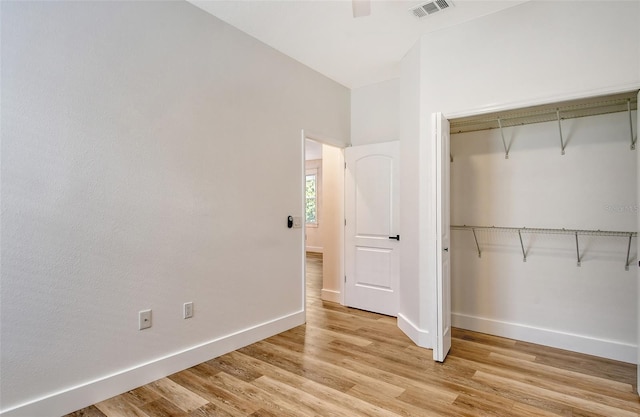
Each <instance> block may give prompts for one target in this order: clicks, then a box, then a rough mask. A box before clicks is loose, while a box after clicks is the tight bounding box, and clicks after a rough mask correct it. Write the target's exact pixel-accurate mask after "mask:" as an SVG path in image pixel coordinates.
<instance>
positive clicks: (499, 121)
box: [498, 117, 509, 159]
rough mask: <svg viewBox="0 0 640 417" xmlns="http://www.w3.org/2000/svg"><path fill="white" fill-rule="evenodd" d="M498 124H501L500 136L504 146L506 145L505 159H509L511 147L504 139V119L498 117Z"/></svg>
mask: <svg viewBox="0 0 640 417" xmlns="http://www.w3.org/2000/svg"><path fill="white" fill-rule="evenodd" d="M498 126H500V136H502V146H504V159H509V148H507V142H506V141H505V140H504V131H503V130H502V120H500V118H499V117H498Z"/></svg>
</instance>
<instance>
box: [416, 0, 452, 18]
mask: <svg viewBox="0 0 640 417" xmlns="http://www.w3.org/2000/svg"><path fill="white" fill-rule="evenodd" d="M451 6H453V3H451V1H450V0H435V1H430V2H427V3H422V4H420V5H418V6H415V7H412V8H411V9H410V11H411V14H413V15H414V16H415V17H417V18H419V19H422V18H423V17H425V16H429V15H432V14H434V13H437V12H439V11H441V10H446V9H448V8H449V7H451Z"/></svg>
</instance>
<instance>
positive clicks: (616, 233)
mask: <svg viewBox="0 0 640 417" xmlns="http://www.w3.org/2000/svg"><path fill="white" fill-rule="evenodd" d="M451 230H470V231H471V232H473V239H474V242H475V244H476V249H477V251H478V258H480V256H481V254H482V252H481V251H480V244H479V243H478V237H477V235H476V231H477V230H490V231H498V232H513V233H518V238H519V240H520V248H521V249H522V258H523V262H527V253H526V251H525V249H524V243H523V241H522V233H540V234H557V235H558V234H559V235H574V236H575V241H576V257H577V266H581V264H582V262H581V261H582V260H581V256H580V244H579V240H578V236H579V235H583V236H612V237H626V238H628V239H629V240H628V243H627V259H626V262H625V265H624V269H625V270H626V271H628V270H629V262H630V261H629V259H630V255H631V239H632V238H634V237H637V236H638V233H637V232H623V231H612V230H587V229H548V228H529V227H496V226H467V225H462V226H457V225H451Z"/></svg>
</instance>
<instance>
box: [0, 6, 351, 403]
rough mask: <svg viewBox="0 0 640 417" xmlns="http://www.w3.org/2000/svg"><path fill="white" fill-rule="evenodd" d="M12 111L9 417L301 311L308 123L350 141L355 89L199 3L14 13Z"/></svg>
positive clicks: (6, 138) (6, 142) (69, 399)
mask: <svg viewBox="0 0 640 417" xmlns="http://www.w3.org/2000/svg"><path fill="white" fill-rule="evenodd" d="M310 97H313V100H309V98H310ZM2 105H3V109H2V149H1V150H2V154H1V157H2V184H1V185H2V203H1V204H2V206H1V208H2V220H1V222H2V224H1V226H2V243H1V244H2V247H1V248H2V258H1V261H2V286H1V291H2V292H1V297H2V298H1V309H2V310H1V313H2V328H1V332H2V334H1V339H2V356H1V359H0V366H1V368H2V382H1V385H0V388H1V394H2V408H3V410H5V411H6V410H7V409H10V408H15V407H19V406H20V405H21V404H27V403H31V402H35V404H37V403H38V401H39V400H41V399H43V398H45V397H48V396H53V397H56V396H57V395H58V394H60V393H63V394H64V393H71V395H68V396H66V397H65V398H66V399H65V400H64V401H61V402H60V401H58V402H56V405H55V407H54V406H53V405H51V404H53V403H48V402H46V401H43V402H42V407H44V408H40V410H47V412H46V413H44V414H47V415H51V414H55V413H62V412H63V411H71V410H72V409H73V408H79V406H81V405H83V402H84V403H90V402H92V401H97V400H99V399H100V397H104V395H113V393H114V392H115V391H118V390H126V389H129V388H131V386H130V385H131V384H136V383H139V382H141V381H143V380H145V379H155V378H157V377H159V376H162V375H163V374H164V373H166V372H169V371H171V370H172V369H175V368H176V367H180V366H186V365H188V363H189V361H192V360H197V359H199V358H196V357H193V358H190V359H188V360H186V361H183V362H180V360H179V359H176V362H172V358H180V357H181V355H182V356H185V355H183V353H184V352H189V351H191V350H193V349H196V350H197V349H198V346H203V345H207V344H213V345H215V344H216V342H215V341H216V340H218V339H219V338H224V337H227V336H229V335H234V334H238V332H240V333H242V332H248V333H250V334H251V332H254V331H255V329H259V328H260V326H263V325H265V323H272V322H278V321H279V320H281V319H282V318H287V317H291V316H292V315H295V314H297V312H299V311H300V310H301V309H302V306H303V303H304V300H303V299H302V294H303V288H302V283H303V278H302V270H303V264H302V262H303V260H302V256H301V250H300V249H301V247H302V246H301V245H302V244H303V241H302V239H303V234H302V232H301V229H294V230H290V229H287V228H286V217H287V215H289V214H292V215H303V214H302V213H303V210H302V204H301V202H302V178H303V172H301V171H302V163H301V155H302V149H301V145H302V144H301V140H300V129H301V128H308V129H310V130H313V131H314V132H318V133H319V134H321V135H326V136H330V137H334V138H348V137H349V91H348V90H347V89H345V88H344V87H342V86H340V85H338V84H336V83H334V82H332V81H330V80H328V79H327V78H325V77H323V76H321V75H319V74H317V73H315V72H313V71H311V70H309V69H308V68H307V67H304V66H303V65H301V64H299V63H297V62H295V61H293V60H291V59H290V58H287V57H285V56H284V55H282V54H280V53H278V52H276V51H274V50H273V49H272V48H269V47H267V46H265V45H263V44H261V43H259V42H258V41H256V40H255V39H253V38H251V37H249V36H247V35H245V34H243V33H241V32H239V31H237V30H236V29H234V28H232V27H230V26H228V25H226V24H224V23H222V22H221V21H219V20H218V19H216V18H214V17H212V16H210V15H208V14H206V13H205V12H203V11H201V10H200V9H198V8H196V7H194V6H192V5H190V4H188V3H182V2H102V3H101V2H50V3H47V2H42V3H40V2H2ZM186 301H192V302H193V303H194V306H195V316H194V318H193V319H190V320H183V319H182V315H181V309H182V303H184V302H186ZM147 308H151V309H153V327H152V328H151V329H149V330H145V331H139V330H138V329H137V327H138V323H137V320H138V319H137V316H138V311H139V310H142V309H147ZM296 320H297V319H296ZM252 329H253V330H252ZM265 333H268V331H266V332H265ZM255 335H257V336H249V337H248V338H247V340H250V339H252V338H253V337H260V336H264V334H259V333H255ZM267 335H268V334H267ZM230 346H231V345H228V346H227V348H228V347H230ZM224 349H225V348H224V347H221V348H219V349H218V350H216V349H213V350H211V352H215V351H219V350H224ZM155 361H159V362H160V364H159V365H157V366H156V365H153V364H154V363H155ZM149 363H150V364H151V365H149V366H144V364H149ZM132 369H138V370H140V369H142V371H140V372H141V373H140V374H138V376H137V377H136V378H137V379H128V377H127V372H128V371H129V370H132ZM112 375H120V376H121V378H120V379H118V380H117V381H115V380H114V381H115V382H113V383H112V384H111V385H110V386H109V387H108V389H106V388H104V385H100V383H97V382H96V381H98V382H99V381H100V380H102V379H105V378H106V380H107V382H108V380H109V379H110V378H111V376H112ZM122 375H124V376H123V377H122ZM93 382H96V384H95V386H96V389H95V390H93V391H92V390H91V389H89V390H88V391H87V390H84V391H82V393H81V394H78V395H77V396H76V397H74V396H73V392H74V390H76V388H77V387H82V386H85V388H86V386H88V387H92V384H93ZM103 382H104V381H103ZM87 384H88V385H87ZM107 385H108V384H107ZM54 399H55V398H54ZM84 405H86V404H84ZM69 407H71V409H69ZM23 410H27V411H24V413H29V414H30V415H33V414H36V413H37V411H34V410H38V408H31V409H27V408H24V409H23ZM24 413H23V414H24Z"/></svg>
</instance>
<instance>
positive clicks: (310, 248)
mask: <svg viewBox="0 0 640 417" xmlns="http://www.w3.org/2000/svg"><path fill="white" fill-rule="evenodd" d="M305 250H306V251H307V252H314V253H322V251H324V248H323V247H320V246H307V247H306V248H305Z"/></svg>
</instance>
